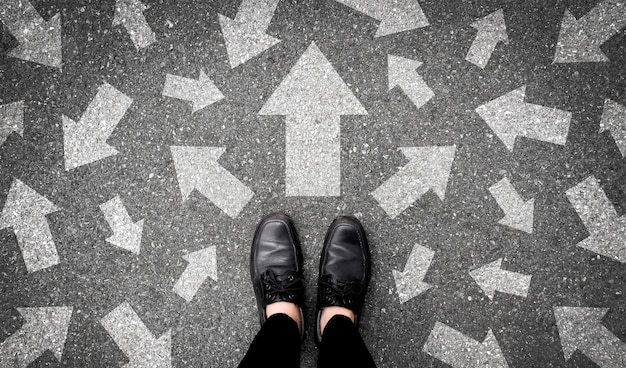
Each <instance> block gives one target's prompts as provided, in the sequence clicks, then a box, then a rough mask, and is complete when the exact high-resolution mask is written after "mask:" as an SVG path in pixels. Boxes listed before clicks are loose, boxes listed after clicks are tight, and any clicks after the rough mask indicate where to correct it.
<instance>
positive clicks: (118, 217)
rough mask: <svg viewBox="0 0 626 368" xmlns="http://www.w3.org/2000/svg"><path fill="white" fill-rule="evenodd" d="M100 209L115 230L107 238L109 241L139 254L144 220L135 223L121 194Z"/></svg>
mask: <svg viewBox="0 0 626 368" xmlns="http://www.w3.org/2000/svg"><path fill="white" fill-rule="evenodd" d="M100 210H101V211H102V213H103V214H104V217H105V219H106V221H107V222H108V223H109V226H110V227H111V230H113V235H112V236H111V237H109V238H107V241H108V242H109V243H111V244H113V245H115V246H118V247H120V248H122V249H126V250H127V251H130V252H133V253H135V254H139V249H140V247H141V234H142V232H143V220H140V221H137V222H134V223H133V220H132V219H131V218H130V216H129V215H128V212H127V211H126V208H125V207H124V203H122V199H121V198H120V197H119V196H116V197H114V198H112V199H111V200H109V201H108V202H106V203H103V204H101V205H100Z"/></svg>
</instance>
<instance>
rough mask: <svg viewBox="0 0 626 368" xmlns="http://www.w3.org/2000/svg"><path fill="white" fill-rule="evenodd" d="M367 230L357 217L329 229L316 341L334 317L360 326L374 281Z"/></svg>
mask: <svg viewBox="0 0 626 368" xmlns="http://www.w3.org/2000/svg"><path fill="white" fill-rule="evenodd" d="M370 263H371V262H370V253H369V246H368V244H367V239H366V237H365V230H364V229H363V226H362V225H361V223H360V222H359V220H357V219H356V218H354V217H338V218H337V219H335V221H333V223H332V224H331V225H330V227H329V228H328V231H327V232H326V238H325V240H324V247H323V249H322V255H321V258H320V270H319V279H318V286H317V308H316V312H317V313H316V314H317V318H316V320H315V322H316V328H315V341H316V342H317V343H318V344H319V342H321V340H322V333H323V331H324V328H325V327H326V324H327V323H328V321H329V320H330V319H331V318H332V317H334V316H335V315H338V314H339V315H344V316H346V317H348V318H350V319H351V320H352V321H353V322H354V324H355V325H356V326H358V325H359V320H360V317H361V311H362V310H363V304H364V303H365V294H366V293H367V288H368V286H369V281H370V277H371V264H370Z"/></svg>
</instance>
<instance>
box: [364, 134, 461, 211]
mask: <svg viewBox="0 0 626 368" xmlns="http://www.w3.org/2000/svg"><path fill="white" fill-rule="evenodd" d="M400 150H401V151H402V153H403V154H404V155H405V156H406V158H407V159H409V163H408V164H406V165H405V166H404V167H402V168H401V169H400V171H398V172H397V173H395V174H394V175H393V176H392V177H391V178H389V179H388V180H387V181H386V182H384V183H383V184H382V185H381V186H380V187H378V188H377V189H376V190H375V191H373V192H372V196H373V197H374V198H375V199H376V201H378V203H379V204H380V206H381V207H382V208H383V209H384V210H385V212H387V214H388V215H389V216H390V217H391V218H395V217H396V216H398V215H399V214H401V213H402V212H404V210H406V209H407V208H409V207H410V206H412V205H413V203H415V201H417V200H418V199H419V198H420V197H421V196H422V195H424V194H425V193H426V192H428V191H429V190H431V189H432V190H433V191H434V192H435V194H437V195H438V196H439V198H440V199H441V200H442V201H443V200H444V198H445V195H446V188H447V186H448V178H449V177H450V171H451V169H452V162H453V161H454V153H455V151H456V146H432V147H401V148H400Z"/></svg>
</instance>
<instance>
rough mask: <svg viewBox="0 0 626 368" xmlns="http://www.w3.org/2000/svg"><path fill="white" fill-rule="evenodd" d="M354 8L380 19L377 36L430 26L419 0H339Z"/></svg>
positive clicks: (338, 0)
mask: <svg viewBox="0 0 626 368" xmlns="http://www.w3.org/2000/svg"><path fill="white" fill-rule="evenodd" d="M337 2H340V3H342V4H344V5H346V6H349V7H351V8H352V9H354V10H356V11H359V12H361V13H363V14H366V15H367V16H369V17H372V18H374V19H377V20H379V21H380V24H379V25H378V31H377V32H376V37H382V36H387V35H391V34H394V33H399V32H404V31H410V30H412V29H416V28H422V27H426V26H428V24H429V23H428V19H427V18H426V16H425V15H424V12H423V11H422V8H421V7H420V4H419V3H418V2H417V0H387V1H370V0H337Z"/></svg>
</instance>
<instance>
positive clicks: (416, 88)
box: [400, 72, 435, 109]
mask: <svg viewBox="0 0 626 368" xmlns="http://www.w3.org/2000/svg"><path fill="white" fill-rule="evenodd" d="M400 87H401V88H402V90H403V91H404V93H405V94H406V95H407V97H408V98H409V99H410V100H411V102H413V104H414V105H415V107H417V108H418V109H419V108H420V107H422V106H424V105H425V104H426V102H428V101H430V99H431V98H433V97H434V96H435V94H434V93H433V91H432V90H431V89H430V87H428V85H427V84H426V82H425V81H424V79H423V78H422V77H421V76H420V75H419V74H417V72H414V73H413V74H412V75H411V77H410V78H409V79H406V80H405V81H403V82H402V84H401V85H400Z"/></svg>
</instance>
